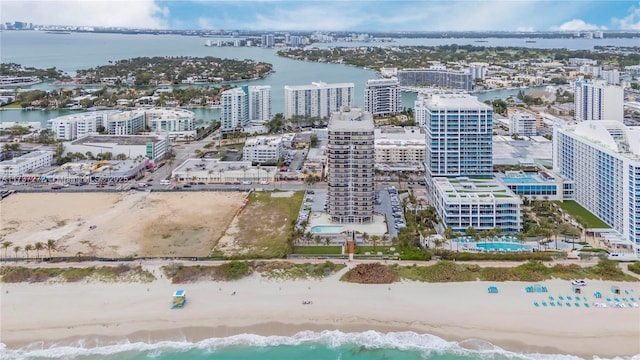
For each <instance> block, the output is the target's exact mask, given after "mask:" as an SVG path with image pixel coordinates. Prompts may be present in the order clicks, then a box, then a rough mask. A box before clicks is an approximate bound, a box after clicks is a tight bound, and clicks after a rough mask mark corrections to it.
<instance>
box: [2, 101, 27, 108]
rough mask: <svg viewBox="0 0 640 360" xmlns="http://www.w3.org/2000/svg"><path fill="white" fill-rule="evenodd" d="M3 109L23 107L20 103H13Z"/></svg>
mask: <svg viewBox="0 0 640 360" xmlns="http://www.w3.org/2000/svg"><path fill="white" fill-rule="evenodd" d="M2 108H3V109H22V105H20V103H18V102H13V103H11V104H8V105H5V106H3V107H2Z"/></svg>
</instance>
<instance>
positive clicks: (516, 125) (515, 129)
mask: <svg viewBox="0 0 640 360" xmlns="http://www.w3.org/2000/svg"><path fill="white" fill-rule="evenodd" d="M509 133H510V134H518V135H520V136H536V134H537V132H536V118H535V117H533V115H532V114H529V113H526V112H522V111H516V112H515V113H514V114H512V115H511V116H510V117H509Z"/></svg>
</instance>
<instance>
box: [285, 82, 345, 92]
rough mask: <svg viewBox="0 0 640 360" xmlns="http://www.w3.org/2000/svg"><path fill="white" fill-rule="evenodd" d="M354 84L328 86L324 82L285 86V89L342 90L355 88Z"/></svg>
mask: <svg viewBox="0 0 640 360" xmlns="http://www.w3.org/2000/svg"><path fill="white" fill-rule="evenodd" d="M354 86H355V85H354V84H353V83H333V84H327V83H325V82H322V81H317V82H312V83H311V84H310V85H285V86H284V88H285V89H290V90H304V89H309V88H317V89H330V88H342V87H354Z"/></svg>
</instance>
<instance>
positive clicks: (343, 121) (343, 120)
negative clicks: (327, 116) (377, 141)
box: [329, 107, 374, 131]
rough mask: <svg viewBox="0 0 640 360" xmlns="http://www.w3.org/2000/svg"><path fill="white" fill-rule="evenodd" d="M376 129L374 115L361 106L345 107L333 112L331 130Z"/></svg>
mask: <svg viewBox="0 0 640 360" xmlns="http://www.w3.org/2000/svg"><path fill="white" fill-rule="evenodd" d="M339 130H374V125H373V116H372V115H371V113H369V112H366V111H364V110H362V109H361V108H349V107H344V108H343V109H341V111H336V112H334V113H332V114H331V120H330V121H329V131H339Z"/></svg>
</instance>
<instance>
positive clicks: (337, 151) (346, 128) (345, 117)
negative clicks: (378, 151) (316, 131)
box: [327, 107, 375, 223]
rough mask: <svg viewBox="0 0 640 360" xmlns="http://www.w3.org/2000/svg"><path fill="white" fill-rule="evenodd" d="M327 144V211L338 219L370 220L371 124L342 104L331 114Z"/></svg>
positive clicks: (365, 116)
mask: <svg viewBox="0 0 640 360" xmlns="http://www.w3.org/2000/svg"><path fill="white" fill-rule="evenodd" d="M328 133H329V141H328V145H327V172H328V174H327V176H328V200H329V201H328V213H329V217H330V219H331V220H332V221H335V222H339V223H369V222H372V221H373V212H374V206H375V186H374V159H375V156H374V154H375V152H374V125H373V117H372V116H371V114H369V113H368V112H365V111H362V109H359V108H348V107H344V108H342V109H341V111H338V112H335V113H333V114H332V115H331V120H330V121H329V128H328Z"/></svg>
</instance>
